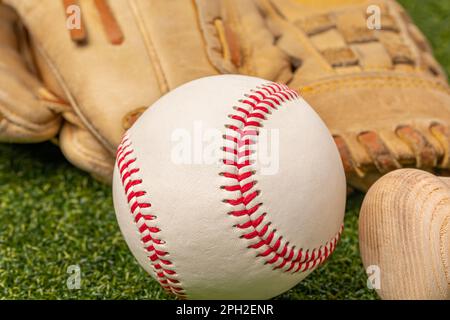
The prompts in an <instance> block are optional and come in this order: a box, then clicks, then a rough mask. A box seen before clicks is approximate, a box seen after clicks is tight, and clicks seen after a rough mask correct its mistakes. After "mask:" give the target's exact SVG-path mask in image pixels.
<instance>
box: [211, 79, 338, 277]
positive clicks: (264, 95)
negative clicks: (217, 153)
mask: <svg viewBox="0 0 450 320" xmlns="http://www.w3.org/2000/svg"><path fill="white" fill-rule="evenodd" d="M244 96H245V99H242V100H240V101H239V102H240V103H241V106H239V107H237V106H235V107H233V110H234V111H235V113H233V114H230V115H229V118H230V119H232V120H234V122H235V123H233V124H227V125H225V127H226V128H227V129H228V130H231V131H234V132H235V135H236V136H235V135H233V134H227V135H224V136H223V139H224V143H225V145H226V147H225V146H224V147H223V151H224V152H225V153H226V154H227V158H226V159H223V164H225V165H227V166H230V172H222V173H220V175H221V176H223V177H224V178H227V179H230V180H233V181H235V182H234V183H233V184H230V185H226V186H221V187H220V188H221V189H222V190H225V191H229V192H236V191H238V192H239V194H240V196H238V197H234V198H232V199H225V200H224V201H223V202H224V203H227V204H228V205H230V206H232V207H241V208H240V209H239V210H238V209H236V210H232V211H230V212H229V213H228V214H229V215H230V216H234V217H243V216H248V220H247V221H246V222H244V223H240V224H237V225H235V227H236V228H239V229H240V230H245V231H246V233H244V234H243V235H242V236H241V238H242V239H246V240H247V241H250V242H251V243H250V244H249V246H248V248H249V249H255V250H258V252H259V253H258V255H257V256H258V257H262V258H263V259H264V260H265V264H269V265H273V269H274V270H275V269H282V270H284V272H292V273H296V272H305V271H307V270H312V269H313V268H314V267H316V266H317V265H319V264H321V263H323V262H324V261H325V260H326V259H327V258H328V257H329V256H330V254H331V253H332V252H333V251H334V249H335V248H336V243H337V242H338V241H339V239H340V236H341V233H342V230H343V225H342V226H341V228H340V229H339V231H338V232H337V234H336V235H335V236H334V237H333V238H332V239H331V240H330V241H328V242H326V243H325V244H324V245H323V246H320V247H319V248H314V249H312V250H309V249H308V250H304V249H302V248H299V249H296V247H295V246H291V245H290V244H289V242H285V241H284V240H283V236H278V235H277V230H276V229H274V228H273V227H272V226H271V224H272V223H271V222H267V221H265V220H267V218H266V217H267V212H263V213H260V212H259V211H260V210H259V209H260V208H261V206H262V203H260V202H259V196H260V194H261V190H257V189H256V188H255V186H256V181H255V180H252V181H248V180H251V179H252V177H253V176H254V175H255V173H256V172H255V171H252V170H251V168H249V167H250V166H251V165H252V162H251V161H250V160H249V159H247V158H248V156H249V155H250V154H251V153H252V152H247V150H245V151H242V150H241V149H242V146H245V147H246V148H247V147H248V146H251V145H254V144H255V143H256V142H255V141H253V140H251V138H252V137H255V136H257V135H258V134H259V129H260V128H261V127H262V121H264V120H267V117H268V116H270V114H271V113H272V111H271V110H277V109H278V108H279V107H282V106H283V104H282V103H283V102H286V101H292V100H295V99H298V93H297V92H295V91H293V90H291V89H289V88H288V87H287V86H286V85H282V84H277V83H269V84H266V85H263V86H261V87H258V88H257V90H251V93H250V94H246V95H244ZM230 144H232V145H233V146H230ZM243 181H244V183H243ZM242 206H244V209H242ZM294 257H295V258H294Z"/></svg>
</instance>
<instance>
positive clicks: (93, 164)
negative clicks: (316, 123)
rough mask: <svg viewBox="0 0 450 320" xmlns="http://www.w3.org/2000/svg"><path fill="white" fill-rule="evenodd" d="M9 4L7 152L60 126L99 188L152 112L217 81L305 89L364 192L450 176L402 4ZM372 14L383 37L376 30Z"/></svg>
mask: <svg viewBox="0 0 450 320" xmlns="http://www.w3.org/2000/svg"><path fill="white" fill-rule="evenodd" d="M4 2H5V3H7V4H8V5H10V6H11V7H12V8H13V9H14V10H15V11H17V13H18V16H19V17H20V18H17V17H16V16H15V14H14V12H13V10H10V9H2V28H1V29H0V32H1V33H2V35H0V41H2V43H4V44H5V45H2V46H0V48H2V49H1V50H5V52H9V55H10V56H11V57H12V58H4V57H6V55H3V53H2V55H1V56H0V63H1V65H2V66H3V65H4V66H3V67H2V69H1V70H0V72H1V73H0V81H1V82H0V83H1V85H0V90H1V91H0V93H2V94H0V114H1V115H2V120H1V122H0V123H1V124H0V139H1V140H6V141H19V142H26V141H40V140H44V139H47V138H50V137H52V136H54V135H55V134H56V133H57V132H58V128H59V125H60V118H61V117H62V118H63V119H64V120H63V122H62V129H61V130H60V134H59V143H60V145H61V148H62V150H63V152H64V154H65V155H66V156H67V158H68V159H69V160H70V161H71V162H73V163H74V164H75V165H77V166H79V167H81V168H82V169H84V170H87V171H89V172H91V173H92V174H94V175H95V176H97V177H103V178H104V179H105V180H109V179H110V177H111V169H112V166H113V155H114V151H115V148H116V146H117V145H118V143H119V139H120V137H121V135H122V133H123V132H124V130H125V129H127V128H128V127H129V126H130V125H131V124H132V123H133V121H134V120H135V119H136V118H137V117H138V116H139V114H140V113H142V111H143V110H145V106H148V105H151V104H152V103H153V102H154V101H155V100H157V99H158V98H159V97H160V96H161V95H163V94H164V93H166V92H168V91H169V90H171V89H172V88H174V87H177V86H178V85H180V84H182V83H184V82H187V81H190V80H193V79H195V78H199V77H202V76H207V75H214V74H218V73H242V74H248V75H254V76H258V77H262V78H266V79H268V80H273V81H278V82H283V83H287V84H288V85H289V86H291V87H292V88H295V89H298V90H299V91H300V92H301V94H302V96H303V97H304V98H305V99H306V100H307V101H308V102H309V103H310V104H311V105H312V106H313V107H314V108H315V109H316V111H317V112H318V113H319V114H320V116H321V117H322V118H323V119H324V121H325V122H326V123H327V125H328V127H329V128H330V131H331V132H332V134H333V136H334V138H335V141H336V143H337V145H338V148H339V150H340V152H341V156H342V160H343V163H344V168H345V170H346V173H347V177H348V181H349V183H350V184H351V185H352V186H354V187H356V188H359V189H362V190H365V189H367V187H368V186H369V185H371V184H372V183H373V182H374V181H375V180H376V179H377V178H378V177H380V176H381V175H382V174H384V173H386V172H388V171H391V170H393V169H396V168H400V167H417V168H421V169H425V170H430V171H432V170H445V169H448V168H449V167H450V144H449V142H450V129H449V124H450V121H449V120H450V95H449V93H450V91H449V88H448V85H447V82H446V77H445V75H444V72H443V71H442V69H441V67H440V66H439V65H438V63H437V62H436V61H435V59H434V58H433V55H432V52H431V49H430V46H429V44H428V43H427V41H426V39H425V38H424V36H423V35H422V34H421V32H420V31H419V30H418V29H417V27H416V26H415V25H414V24H413V23H412V21H411V20H410V18H409V17H408V16H407V14H406V13H405V11H404V10H403V9H402V8H401V7H400V6H399V5H398V4H397V3H396V2H395V1H391V0H377V1H374V0H370V1H366V0H340V1H336V0H324V1H316V0H195V1H191V0H178V1H168V0H114V1H111V0H110V1H108V0H80V1H73V0H65V1H62V0H61V1H59V0H43V1H34V0H5V1H4ZM74 5H75V6H74ZM369 6H371V7H370V9H371V10H375V11H373V12H375V13H379V17H380V18H381V19H380V21H379V22H380V23H379V25H377V24H374V25H373V26H372V25H371V26H369V25H368V19H371V18H372V17H371V16H370V15H371V14H373V12H372V11H370V10H369V11H368V8H369ZM374 6H375V7H374ZM77 8H79V9H80V12H81V22H80V23H79V28H75V29H73V28H70V26H71V23H72V24H73V25H77V19H75V17H76V13H77ZM374 8H375V9H374ZM3 12H4V13H3ZM368 12H369V13H368ZM3 16H5V17H6V18H5V19H3ZM21 24H24V25H25V27H26V30H27V33H24V32H23V28H21V27H17V26H20V25H21ZM17 39H19V40H17ZM2 52H3V51H2ZM5 59H6V61H3V60H5ZM7 59H10V60H12V61H14V63H9V62H8V61H9V60H7ZM27 110H28V111H27ZM30 110H31V111H32V112H31V111H30ZM41 128H42V129H41ZM318 147H320V146H318Z"/></svg>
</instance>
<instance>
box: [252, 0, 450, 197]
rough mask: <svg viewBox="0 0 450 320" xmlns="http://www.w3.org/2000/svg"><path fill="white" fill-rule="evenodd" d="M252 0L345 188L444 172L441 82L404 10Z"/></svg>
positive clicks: (449, 118) (449, 106) (444, 89)
mask: <svg viewBox="0 0 450 320" xmlns="http://www.w3.org/2000/svg"><path fill="white" fill-rule="evenodd" d="M257 2H258V4H259V6H260V8H261V10H262V11H263V12H264V14H265V16H266V17H267V20H268V23H269V25H270V27H271V30H272V31H273V32H274V34H275V35H276V36H277V46H278V47H279V48H280V49H281V50H282V51H283V52H285V53H286V54H287V55H289V57H290V61H291V62H292V65H293V66H294V68H295V71H294V75H293V78H292V80H290V81H289V85H290V86H291V87H293V88H296V89H299V90H300V92H301V95H302V96H303V97H304V98H305V99H306V100H307V101H308V102H309V103H310V104H311V105H312V107H313V108H315V110H316V111H317V112H318V113H319V114H320V116H321V117H322V118H323V120H324V121H325V122H326V124H327V125H328V127H329V129H330V130H331V132H332V134H333V135H334V137H335V141H336V143H337V145H338V147H339V149H340V152H341V156H342V159H343V163H344V167H345V170H346V174H347V178H348V182H349V183H350V184H351V185H353V186H355V187H357V188H359V189H362V190H366V189H367V188H368V186H370V185H371V184H372V183H373V182H374V181H375V180H376V179H378V178H379V177H380V176H381V175H382V174H384V173H386V172H389V171H391V170H393V169H396V168H400V167H417V168H421V169H425V170H430V171H431V170H435V169H448V168H449V167H450V161H449V159H450V149H449V145H450V144H449V142H450V140H449V138H450V131H449V125H450V95H449V87H448V85H447V82H446V77H445V75H444V72H443V71H442V68H441V67H440V66H439V65H438V63H437V62H436V61H435V59H434V58H433V55H432V52H431V49H430V46H429V44H428V42H427V40H426V39H425V37H424V36H423V35H422V33H421V32H420V31H419V30H418V28H417V27H416V26H415V25H414V24H413V22H412V21H411V19H410V18H409V17H408V15H407V14H406V12H405V11H404V10H403V8H401V7H400V5H398V4H397V3H396V2H395V1H389V0H386V1H384V0H376V1H374V0H367V1H366V0H339V1H336V0H320V1H317V0H314V1H313V0H257ZM371 5H372V6H373V5H376V6H377V7H378V8H379V10H380V13H381V16H380V17H381V29H379V30H377V29H370V28H368V25H367V18H370V17H371V16H372V12H375V11H371V10H373V7H371V8H369V6H371ZM368 8H369V14H368V13H367V12H368ZM369 20H370V19H369ZM373 21H374V22H376V20H373ZM369 22H370V21H369ZM372 25H373V24H372ZM317 147H318V148H320V146H317Z"/></svg>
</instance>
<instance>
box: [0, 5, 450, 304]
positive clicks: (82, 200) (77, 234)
mask: <svg viewBox="0 0 450 320" xmlns="http://www.w3.org/2000/svg"><path fill="white" fill-rule="evenodd" d="M400 2H401V3H402V4H403V5H404V6H405V7H406V8H407V9H408V11H409V12H410V13H411V14H412V16H413V18H414V19H415V21H416V22H417V24H418V26H419V27H420V28H421V29H422V30H423V31H424V32H425V34H426V35H427V36H428V37H429V38H430V40H431V43H432V45H433V47H434V48H435V52H436V56H437V58H438V60H439V61H440V62H441V63H443V65H444V67H445V68H446V71H447V72H449V71H450V41H449V40H450V28H449V23H450V19H449V18H450V2H449V1H440V0H433V1H431V0H427V1H421V0H402V1H400ZM362 197H363V195H361V194H356V195H353V196H351V197H350V198H349V200H348V205H347V207H348V208H347V213H346V217H345V231H344V234H343V236H342V239H341V242H340V244H339V246H338V248H337V249H336V251H335V253H334V254H333V255H332V257H331V258H330V260H329V261H328V262H327V263H325V264H324V265H323V266H322V267H320V268H319V269H318V270H316V271H314V272H313V273H312V274H311V275H310V276H309V277H308V278H306V279H305V280H304V281H303V282H301V283H300V284H299V285H298V286H296V287H295V288H294V289H292V290H290V291H288V292H286V293H284V294H282V295H281V296H279V297H278V299H375V298H377V296H376V294H375V293H374V292H373V291H371V290H369V289H367V287H366V278H365V272H364V269H363V267H362V264H361V260H360V258H359V252H358V232H357V220H358V211H359V206H360V204H361V201H362ZM70 265H79V267H80V268H81V272H82V275H81V288H80V289H79V290H69V289H68V288H67V286H66V281H67V279H68V277H69V274H67V269H68V267H69V266H70ZM0 298H4V299H77V298H85V299H117V298H123V299H167V298H170V297H167V296H166V295H165V294H164V293H163V292H162V290H161V289H160V287H159V285H158V284H157V283H156V282H155V281H153V280H152V279H151V278H150V276H148V275H147V274H146V273H145V272H144V271H143V270H142V269H141V268H140V267H139V265H138V264H137V262H136V261H135V260H134V258H133V256H132V255H131V253H130V252H129V250H128V248H127V246H126V244H125V242H124V240H123V239H122V236H121V234H120V231H119V228H118V226H117V223H116V220H115V215H114V211H113V206H112V198H111V192H110V187H108V186H105V185H102V184H100V183H98V182H96V181H95V180H93V179H92V178H91V177H89V176H88V175H87V174H85V173H83V172H81V171H79V170H77V169H76V168H74V167H73V166H71V165H70V164H69V163H67V162H66V160H65V159H64V158H63V156H62V155H61V153H60V151H59V149H58V148H57V147H56V146H54V145H52V144H50V143H45V144H39V145H0Z"/></svg>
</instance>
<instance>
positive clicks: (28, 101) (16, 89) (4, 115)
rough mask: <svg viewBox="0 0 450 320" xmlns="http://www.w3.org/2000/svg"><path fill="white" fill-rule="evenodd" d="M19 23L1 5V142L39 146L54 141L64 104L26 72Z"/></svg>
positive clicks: (6, 8) (14, 16)
mask: <svg viewBox="0 0 450 320" xmlns="http://www.w3.org/2000/svg"><path fill="white" fill-rule="evenodd" d="M17 29H18V20H17V16H16V15H15V13H14V11H13V10H12V9H11V8H9V7H7V6H5V5H2V4H0V141H4V142H17V143H22V142H40V141H45V140H48V139H51V138H52V137H54V136H55V135H56V134H57V132H58V130H59V127H60V122H61V119H60V116H59V115H58V114H57V113H56V112H55V111H53V110H52V108H53V107H55V105H56V104H60V103H61V102H59V101H58V99H57V98H56V97H55V96H53V95H52V94H51V93H50V92H48V91H47V90H46V89H45V88H44V87H43V86H42V84H41V83H40V82H39V80H38V79H37V78H36V77H35V76H34V75H33V74H32V73H31V72H30V71H29V70H28V69H27V66H26V63H25V60H24V58H23V55H22V54H21V52H20V49H19V47H20V46H19V40H18V37H19V34H18V33H17V32H15V31H16V30H17Z"/></svg>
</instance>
